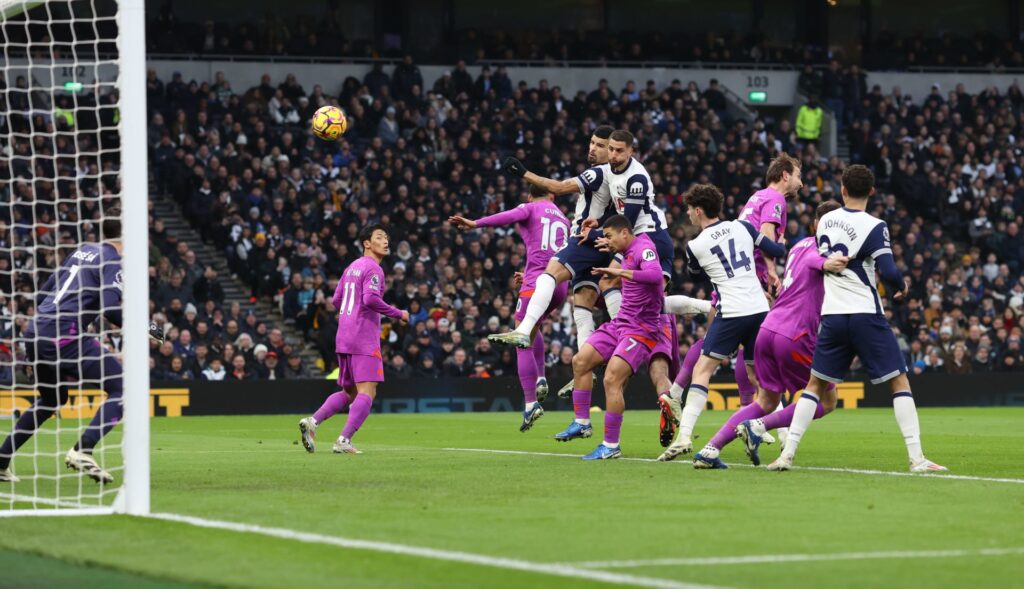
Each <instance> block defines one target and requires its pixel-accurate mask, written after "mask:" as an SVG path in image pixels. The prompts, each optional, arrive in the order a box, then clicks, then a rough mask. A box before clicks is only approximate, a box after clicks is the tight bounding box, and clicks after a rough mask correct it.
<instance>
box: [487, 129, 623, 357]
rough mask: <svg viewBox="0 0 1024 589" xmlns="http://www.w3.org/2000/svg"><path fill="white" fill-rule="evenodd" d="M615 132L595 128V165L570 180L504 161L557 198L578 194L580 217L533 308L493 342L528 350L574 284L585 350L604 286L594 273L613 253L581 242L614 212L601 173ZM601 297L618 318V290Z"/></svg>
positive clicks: (543, 279)
mask: <svg viewBox="0 0 1024 589" xmlns="http://www.w3.org/2000/svg"><path fill="white" fill-rule="evenodd" d="M613 131H614V129H612V128H611V127H609V126H608V125H601V126H600V127H598V128H597V129H595V130H594V133H593V135H592V136H591V137H590V150H589V152H588V153H587V162H588V163H589V164H590V166H591V167H589V168H587V169H586V170H584V171H583V173H582V174H580V175H579V176H575V177H573V178H568V179H566V180H553V179H551V178H545V177H543V176H539V175H537V174H534V173H533V172H530V171H528V170H527V169H526V167H525V166H524V165H523V163H522V162H521V161H519V160H518V159H516V158H514V157H509V158H506V159H505V161H504V162H503V163H504V169H505V171H506V172H507V173H508V174H511V175H512V176H516V177H519V178H523V179H524V180H526V181H527V182H529V183H530V184H533V185H536V186H540V187H541V188H543V189H544V190H546V191H548V192H550V193H553V194H555V195H556V196H559V195H564V194H573V193H578V194H579V197H578V198H577V200H576V214H575V217H574V218H573V222H572V229H571V236H570V238H569V242H568V245H567V246H566V247H565V248H563V249H562V250H561V251H559V252H558V253H557V254H556V255H555V256H554V257H553V258H552V259H551V261H550V262H548V265H547V267H546V268H545V270H544V274H542V275H541V276H540V277H538V279H537V286H536V288H535V289H534V293H533V296H532V297H531V298H530V304H529V305H527V309H526V313H525V315H524V317H523V320H522V321H521V322H520V323H519V326H518V327H517V328H516V329H515V330H513V331H510V332H509V333H506V334H498V335H494V336H491V339H492V341H495V342H498V343H506V344H512V345H515V346H518V347H520V348H523V347H525V346H527V345H528V344H529V333H530V330H532V329H533V328H534V326H536V324H537V322H538V321H539V320H540V319H541V317H543V314H544V311H545V310H546V309H547V305H548V304H550V301H551V297H552V295H553V294H554V292H555V289H556V288H557V287H558V285H560V284H562V283H563V282H567V281H570V280H571V281H572V291H573V319H574V320H575V322H576V339H577V342H578V343H579V345H580V346H582V345H583V342H585V341H586V339H587V338H588V337H590V334H591V333H593V332H594V315H593V313H594V308H595V306H596V305H597V296H598V292H599V290H600V289H601V285H602V284H603V282H602V283H601V284H599V282H598V281H597V280H595V278H594V276H593V275H592V274H591V269H592V268H602V267H608V266H609V265H610V264H611V254H609V253H607V252H601V251H599V250H598V249H597V248H595V247H594V244H593V243H591V242H587V243H583V240H582V239H581V234H586V233H587V232H588V231H589V228H590V227H591V226H598V225H600V224H602V223H604V221H605V220H607V218H608V217H610V216H612V215H614V214H615V211H614V210H613V209H612V208H611V207H610V206H609V204H610V201H611V197H610V194H609V192H608V179H607V178H606V177H605V174H604V172H603V170H602V165H603V164H605V163H606V162H607V161H608V141H609V138H610V137H611V134H612V132H613ZM589 223H592V225H591V224H589ZM602 295H603V296H604V300H605V306H606V307H607V308H608V312H609V314H610V315H612V316H613V317H614V316H615V314H616V313H618V310H619V305H620V304H621V302H622V295H621V294H620V293H619V289H618V288H615V289H608V290H606V291H604V292H602Z"/></svg>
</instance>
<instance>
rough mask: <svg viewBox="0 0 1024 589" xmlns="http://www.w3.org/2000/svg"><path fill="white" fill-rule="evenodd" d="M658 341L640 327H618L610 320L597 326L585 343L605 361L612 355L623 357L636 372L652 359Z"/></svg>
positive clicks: (634, 372)
mask: <svg viewBox="0 0 1024 589" xmlns="http://www.w3.org/2000/svg"><path fill="white" fill-rule="evenodd" d="M656 343H657V342H656V341H655V339H654V338H652V337H651V336H650V335H648V334H646V333H641V330H639V329H629V328H628V327H622V328H616V327H615V326H614V322H612V321H609V322H607V323H605V324H603V325H601V327H599V328H597V331H595V332H594V333H592V334H591V335H590V337H589V338H587V343H586V344H584V345H587V346H591V347H592V348H594V350H596V351H597V353H598V354H600V355H601V358H602V359H603V360H604V361H605V363H607V362H608V361H609V360H611V359H612V356H618V357H620V358H622V359H623V360H625V361H626V363H627V364H629V367H630V368H632V369H633V374H636V372H637V370H639V369H640V367H641V366H643V365H644V364H646V363H647V362H648V361H649V360H650V359H651V353H652V350H653V349H654V346H655V345H656ZM677 355H678V354H677Z"/></svg>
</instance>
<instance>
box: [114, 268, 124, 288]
mask: <svg viewBox="0 0 1024 589" xmlns="http://www.w3.org/2000/svg"><path fill="white" fill-rule="evenodd" d="M114 286H116V287H117V290H119V291H121V292H124V277H123V276H122V275H121V271H120V270H118V271H117V274H115V275H114Z"/></svg>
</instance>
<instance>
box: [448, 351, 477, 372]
mask: <svg viewBox="0 0 1024 589" xmlns="http://www.w3.org/2000/svg"><path fill="white" fill-rule="evenodd" d="M472 371H473V369H472V368H471V367H470V365H469V356H468V355H467V354H466V350H464V349H462V348H458V349H456V350H454V351H453V353H452V355H451V357H450V358H448V359H447V360H445V376H448V377H455V378H457V377H467V376H469V374H470V373H471V372H472Z"/></svg>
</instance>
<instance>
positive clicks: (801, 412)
mask: <svg viewBox="0 0 1024 589" xmlns="http://www.w3.org/2000/svg"><path fill="white" fill-rule="evenodd" d="M817 409H818V399H816V398H815V397H814V395H811V394H809V393H807V392H804V394H802V395H800V400H798V401H797V402H796V411H794V412H793V423H790V424H789V435H788V436H786V447H785V448H783V449H782V455H783V456H785V457H786V458H789V459H790V460H793V457H794V456H796V447H797V446H799V445H800V438H802V437H803V435H804V432H805V431H807V426H809V425H811V422H812V421H814V412H815V411H816V410H817Z"/></svg>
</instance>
